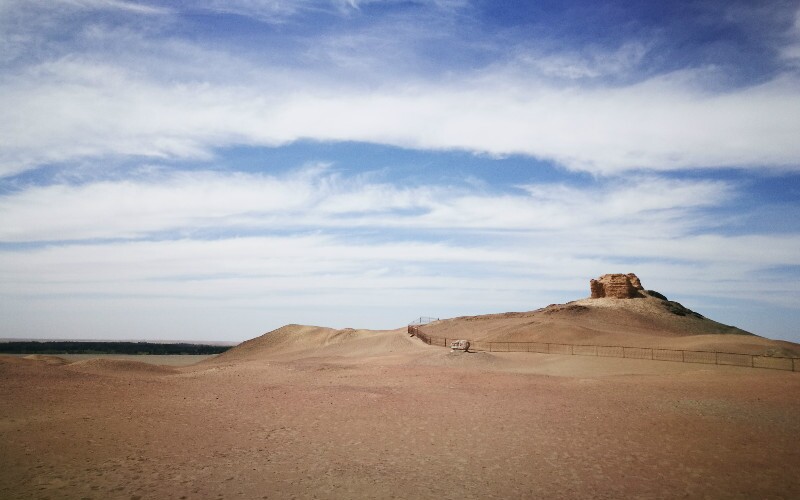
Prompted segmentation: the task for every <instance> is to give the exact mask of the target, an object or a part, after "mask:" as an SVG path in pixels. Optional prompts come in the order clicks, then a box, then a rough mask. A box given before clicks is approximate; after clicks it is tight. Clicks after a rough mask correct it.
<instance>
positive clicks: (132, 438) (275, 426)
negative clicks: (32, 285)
mask: <svg viewBox="0 0 800 500" xmlns="http://www.w3.org/2000/svg"><path fill="white" fill-rule="evenodd" d="M611 300H612V299H607V300H605V299H604V300H600V301H599V302H594V303H593V304H590V305H589V306H587V307H589V309H592V308H593V307H596V308H602V307H605V309H603V310H585V309H580V308H572V309H567V307H568V306H555V307H554V308H550V309H558V308H559V307H561V309H560V310H559V311H555V312H552V311H551V312H549V313H548V312H545V310H541V311H538V312H531V313H514V314H507V315H493V316H485V317H480V318H459V319H457V320H451V321H441V322H436V323H434V324H431V325H429V326H428V328H429V329H430V330H431V331H432V332H433V331H440V332H445V331H446V332H447V333H448V335H447V336H451V337H453V338H457V337H459V336H461V337H465V338H470V336H477V335H484V337H483V338H484V339H486V338H487V336H490V334H489V333H486V332H494V334H493V335H495V337H494V338H498V339H500V338H505V339H508V337H509V336H515V337H514V338H523V339H524V338H534V337H536V335H544V333H541V332H544V331H545V330H548V331H550V332H555V333H549V334H548V335H553V336H554V337H553V338H557V339H566V340H564V341H570V342H571V341H573V340H576V339H578V338H579V339H581V340H582V341H584V342H585V341H587V340H591V339H592V335H593V334H592V333H591V332H587V331H586V330H585V328H588V326H586V325H582V323H581V322H582V321H584V320H583V319H581V318H585V317H587V315H597V318H600V317H601V316H603V315H605V316H603V317H605V318H606V319H605V320H604V321H608V322H609V323H608V324H609V325H612V324H613V323H614V322H615V321H616V322H617V323H618V326H617V327H616V328H617V329H618V330H619V333H618V335H619V337H614V334H613V330H614V329H613V328H612V327H611V326H608V327H606V326H603V327H602V328H601V330H603V333H602V334H600V333H595V334H594V335H596V336H597V335H599V336H600V337H601V339H600V340H602V342H603V343H611V342H620V343H630V342H632V341H637V342H641V343H642V345H654V344H656V343H658V344H663V343H667V344H669V345H670V346H673V347H679V348H680V347H681V346H683V347H682V348H693V346H697V345H701V346H702V347H708V345H709V343H711V344H713V345H714V346H716V347H722V348H726V349H727V350H731V349H744V350H745V351H747V350H750V351H757V352H759V353H760V352H765V350H767V351H768V350H769V349H773V350H774V349H777V350H779V351H780V352H781V353H787V352H789V353H790V352H794V350H795V349H796V348H797V347H798V346H797V345H796V344H791V343H778V342H773V341H769V340H766V339H762V338H760V337H755V336H749V335H748V336H743V335H724V334H717V337H713V339H715V340H712V337H709V335H712V334H709V333H707V332H702V331H697V332H694V333H692V332H686V331H685V329H683V330H682V329H681V328H682V327H681V328H677V327H676V328H677V330H676V329H675V328H673V329H670V327H668V326H664V324H663V322H661V321H662V320H661V319H658V318H657V317H655V316H653V317H652V318H651V320H648V321H651V323H650V325H649V326H647V321H644V320H642V318H641V316H639V317H638V318H639V319H636V316H635V315H632V313H630V311H629V310H628V309H630V308H631V307H638V308H642V307H649V306H648V305H647V303H646V302H636V304H635V306H630V305H627V306H625V307H627V308H628V309H625V310H617V311H616V312H615V311H614V309H615V307H616V306H614V304H619V302H611ZM629 304H630V303H629ZM572 305H575V304H574V303H573V304H572ZM577 305H581V304H577ZM617 309H619V308H618V307H617ZM525 314H527V315H528V316H525ZM568 315H572V316H575V317H573V318H572V319H571V320H570V321H571V322H572V323H573V328H571V329H570V328H567V326H565V325H567V323H566V319H565V318H567V316H568ZM615 315H616V319H615V318H614V316H615ZM651 316H652V315H651ZM515 318H516V319H515ZM547 318H550V319H549V320H548V319H547ZM553 318H556V319H558V318H560V319H558V321H556V319H553ZM664 318H666V319H664ZM664 318H662V319H663V320H664V321H667V320H669V319H670V317H669V316H664ZM681 318H683V316H681ZM515 321H516V323H514V322H515ZM544 321H550V322H551V323H553V324H556V323H557V324H558V325H561V326H560V327H559V328H561V327H563V328H562V329H561V330H559V328H555V327H553V328H547V329H544V328H542V329H541V330H537V329H536V328H539V326H537V325H540V326H541V323H542V322H544ZM559 321H561V323H559ZM620 322H621V323H620ZM512 323H513V324H512ZM522 323H527V324H528V325H529V327H528V328H529V330H528V331H527V333H526V330H525V327H524V326H522ZM459 324H460V325H461V326H460V327H459V326H458V325H459ZM478 324H481V326H480V328H478V327H477V326H476V325H478ZM592 324H594V325H595V326H597V325H601V324H602V321H600V319H595V320H594V321H593V322H592ZM619 324H621V325H623V327H620V326H619ZM509 325H511V326H509ZM624 325H627V327H625V326H624ZM551 326H552V325H551ZM598 328H599V327H598ZM598 331H599V330H598ZM537 332H539V333H537ZM559 332H560V333H559ZM468 334H469V335H468ZM504 336H505V337H504ZM720 350H723V349H720ZM0 380H2V384H0V443H2V444H1V445H0V446H2V453H0V471H2V472H0V498H9V499H11V498H13V499H24V498H51V499H57V498H94V499H105V498H122V499H137V498H141V499H145V498H158V499H161V498H165V499H168V498H176V499H179V498H203V499H206V498H208V499H217V498H219V499H222V498H454V499H455V498H678V497H680V498H800V475H798V470H800V446H798V443H799V442H800V441H799V439H800V373H797V372H785V371H779V370H766V369H753V368H742V367H733V366H715V365H701V364H690V363H676V362H660V361H650V360H637V359H617V358H600V357H584V356H566V355H553V354H537V353H488V352H476V353H458V352H450V350H449V349H446V348H442V347H433V346H428V345H425V344H423V343H422V342H421V341H420V340H419V339H417V338H411V337H409V335H408V334H407V333H406V331H405V329H400V330H393V331H367V330H350V329H346V330H332V329H328V328H318V327H306V326H297V325H290V326H286V327H283V328H281V329H278V330H276V331H274V332H271V333H269V334H266V335H264V336H262V337H259V338H256V339H253V340H251V341H248V342H245V343H243V344H241V345H240V346H238V347H237V348H234V349H232V350H230V351H228V352H227V353H225V354H222V355H220V356H218V357H215V358H212V359H208V360H205V361H202V362H200V363H199V364H196V365H192V366H157V365H152V364H145V363H140V362H137V361H131V360H113V359H94V360H93V359H87V360H79V361H71V362H67V361H65V360H62V359H60V358H57V357H47V356H39V357H30V358H14V357H10V356H6V357H0Z"/></svg>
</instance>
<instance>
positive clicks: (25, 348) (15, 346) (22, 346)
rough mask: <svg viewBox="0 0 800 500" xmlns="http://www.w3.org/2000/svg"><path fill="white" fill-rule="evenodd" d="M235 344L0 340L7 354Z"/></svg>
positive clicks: (205, 348) (166, 350)
mask: <svg viewBox="0 0 800 500" xmlns="http://www.w3.org/2000/svg"><path fill="white" fill-rule="evenodd" d="M231 347H232V346H223V345H208V344H183V343H177V344H158V343H151V342H73V341H47V342H37V341H15V342H0V353H4V354H220V353H223V352H225V351H227V350H228V349H230V348H231Z"/></svg>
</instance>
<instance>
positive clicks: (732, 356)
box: [408, 322, 800, 372]
mask: <svg viewBox="0 0 800 500" xmlns="http://www.w3.org/2000/svg"><path fill="white" fill-rule="evenodd" d="M408 333H409V334H411V335H412V336H415V337H418V338H419V339H421V340H422V341H423V342H425V343H426V344H429V345H435V346H441V347H448V346H449V345H450V344H449V343H448V342H453V341H455V340H460V339H448V338H446V337H434V336H431V335H428V334H427V333H425V332H424V331H422V328H420V323H416V322H415V323H412V324H409V325H408ZM469 348H470V350H472V351H486V352H538V353H543V354H569V355H575V356H598V357H610V358H631V359H651V360H654V361H678V362H682V363H702V364H709V365H730V366H744V367H749V368H770V369H773V370H786V371H795V372H800V358H789V357H784V356H760V355H756V354H740V353H733V352H718V351H689V350H684V349H661V348H657V347H627V346H616V345H589V344H564V343H550V342H485V341H480V340H478V341H473V340H469Z"/></svg>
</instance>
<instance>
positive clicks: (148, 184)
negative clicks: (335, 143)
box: [0, 165, 732, 242]
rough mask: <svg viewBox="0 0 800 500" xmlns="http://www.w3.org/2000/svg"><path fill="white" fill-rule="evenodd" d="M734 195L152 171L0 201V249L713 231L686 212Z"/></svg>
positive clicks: (710, 187) (689, 189)
mask: <svg viewBox="0 0 800 500" xmlns="http://www.w3.org/2000/svg"><path fill="white" fill-rule="evenodd" d="M731 194H732V190H731V187H730V186H728V185H727V184H725V183H722V182H709V181H693V182H685V181H669V180H663V179H658V178H654V177H634V178H631V179H629V180H626V181H618V182H613V183H607V184H600V185H598V186H596V187H590V188H577V187H568V186H565V185H562V184H536V185H527V186H522V189H521V190H520V192H518V193H517V194H492V193H485V192H483V191H482V190H481V189H480V188H478V189H475V188H466V187H463V188H458V187H446V186H436V185H433V186H406V187H401V186H396V185H394V184H390V183H386V182H381V181H379V180H370V179H369V177H364V176H357V177H344V176H342V175H340V174H337V173H336V172H335V171H333V170H331V169H329V168H327V167H326V166H324V165H318V166H313V167H307V168H305V169H302V170H299V171H296V172H294V173H291V174H287V175H282V176H271V175H264V174H244V173H221V172H213V171H205V172H203V171H200V172H197V171H192V172H172V173H170V172H161V173H159V172H158V171H156V172H155V173H148V174H145V175H143V176H141V177H138V178H130V179H124V180H105V181H95V182H88V183H82V184H52V185H46V186H30V187H27V188H23V189H20V190H19V191H17V192H14V193H9V194H6V195H3V196H0V213H1V214H3V220H2V222H0V241H5V242H32V241H70V240H82V239H93V238H106V239H109V238H110V239H114V238H146V237H151V236H153V235H159V234H162V233H164V232H167V231H171V232H174V231H178V232H179V234H194V233H196V232H198V231H203V230H213V231H216V232H220V231H222V232H229V231H242V230H260V231H264V230H276V229H280V228H283V229H297V228H306V229H308V228H311V229H316V228H355V227H373V228H421V229H431V230H448V231H509V230H511V231H541V230H560V231H564V232H569V231H573V230H575V229H578V228H582V229H585V228H589V227H592V226H595V225H598V224H600V225H602V224H606V223H613V224H614V225H615V226H616V227H623V226H624V227H625V228H626V230H628V229H631V228H634V227H651V228H652V227H655V226H656V225H661V226H663V230H664V231H670V234H676V235H677V234H680V232H681V231H685V230H687V228H692V227H694V226H695V225H697V224H700V223H707V221H705V220H704V219H702V218H699V217H697V216H695V217H693V218H688V217H686V215H687V214H689V213H693V212H696V211H697V209H699V208H703V207H708V206H715V205H719V204H721V203H722V202H723V201H724V200H726V199H727V198H728V197H729V196H730V195H731ZM595 207H602V210H597V209H596V208H595Z"/></svg>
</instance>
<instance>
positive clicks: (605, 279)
mask: <svg viewBox="0 0 800 500" xmlns="http://www.w3.org/2000/svg"><path fill="white" fill-rule="evenodd" d="M589 288H590V289H591V291H592V298H593V299H600V298H603V297H611V298H615V299H634V298H637V297H642V296H643V295H642V294H641V293H639V290H644V288H642V283H641V281H639V278H637V277H636V275H635V274H633V273H629V274H604V275H602V276H600V277H599V278H597V279H596V280H590V281H589Z"/></svg>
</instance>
